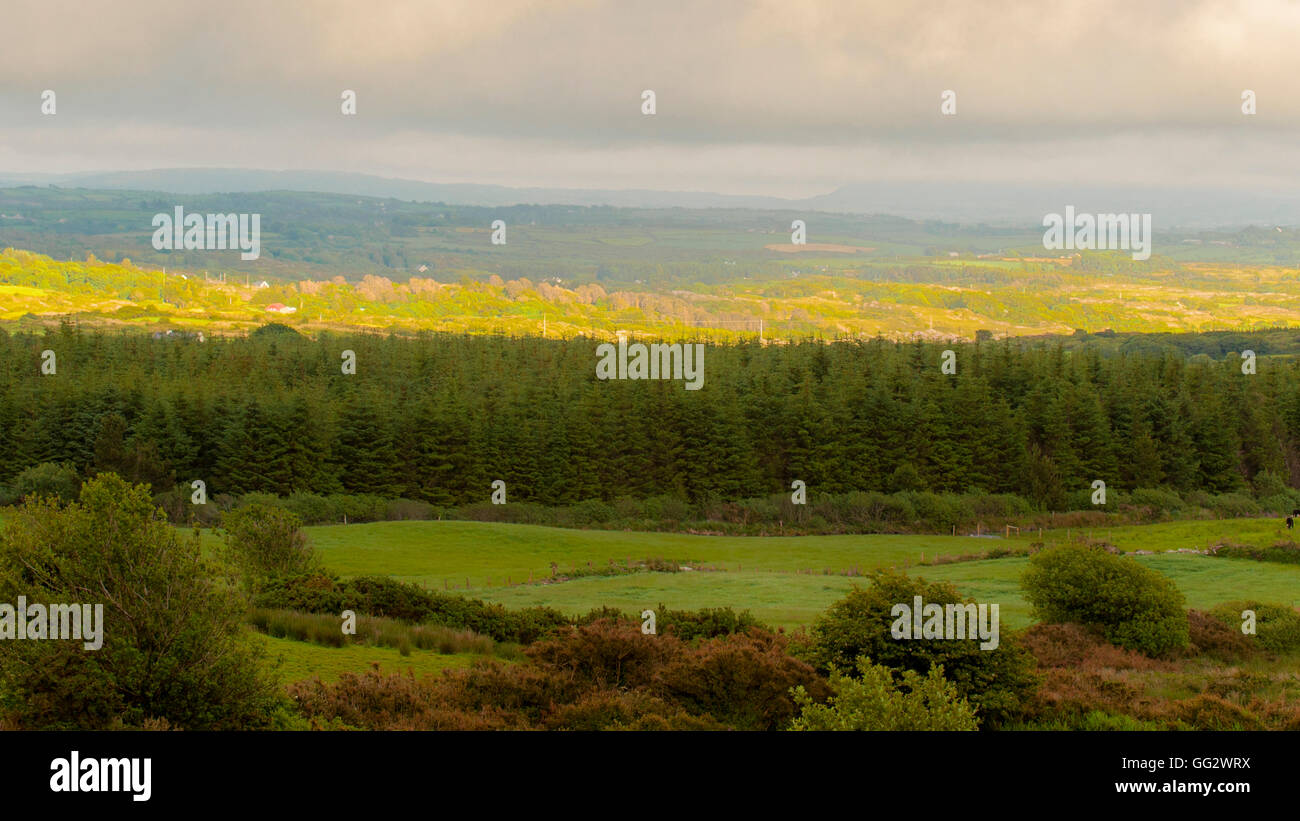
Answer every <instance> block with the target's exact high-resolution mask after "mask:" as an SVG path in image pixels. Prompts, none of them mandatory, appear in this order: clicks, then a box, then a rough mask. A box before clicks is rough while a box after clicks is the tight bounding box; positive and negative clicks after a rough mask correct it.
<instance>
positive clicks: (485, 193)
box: [0, 168, 1300, 229]
mask: <svg viewBox="0 0 1300 821" xmlns="http://www.w3.org/2000/svg"><path fill="white" fill-rule="evenodd" d="M23 185H37V186H46V185H56V186H59V187H62V188H90V189H116V190H131V191H169V192H173V193H177V194H213V193H231V192H245V193H247V192H262V191H305V192H319V193H331V194H347V195H356V196H366V197H381V198H394V199H399V200H407V201H411V202H439V203H446V204H450V205H470V206H508V205H519V204H534V205H538V204H544V205H584V206H592V205H608V206H615V207H622V208H752V209H763V210H799V209H807V210H812V211H827V212H839V213H847V214H889V215H894V216H900V217H908V218H911V219H923V220H933V219H937V220H946V221H951V222H958V223H967V224H978V223H984V224H988V225H1004V226H1010V225H1016V226H1037V225H1040V224H1041V221H1042V218H1043V215H1044V214H1047V213H1054V212H1055V213H1059V212H1061V211H1062V210H1063V209H1064V208H1065V206H1067V205H1072V206H1074V207H1075V209H1076V211H1078V212H1081V213H1082V212H1086V213H1132V212H1139V213H1150V214H1152V215H1153V222H1154V223H1155V225H1156V226H1157V227H1159V228H1165V229H1169V228H1181V229H1207V228H1224V227H1234V228H1235V227H1242V226H1247V225H1297V224H1300V194H1296V193H1291V192H1283V191H1276V192H1269V191H1242V190H1239V189H1222V188H1208V187H1188V188H1174V187H1150V186H1128V187H1120V186H1103V185H1067V184H1061V183H1034V184H1015V183H999V182H993V183H989V182H926V181H881V182H872V183H851V184H846V185H843V186H841V187H839V188H837V189H835V190H833V191H830V192H828V193H825V194H820V195H817V196H812V197H807V198H803V199H790V198H782V197H770V196H753V195H734V194H719V193H712V192H707V191H656V190H648V189H626V190H615V189H595V188H593V189H585V188H515V187H507V186H501V185H479V184H471V183H436V182H425V181H420V180H409V179H398V178H392V177H381V176H375V175H370V174H356V173H345V172H337V171H310V170H289V171H273V170H264V169H250V168H170V169H155V170H149V171H104V172H81V173H72V174H33V173H9V172H3V171H0V187H3V186H23Z"/></svg>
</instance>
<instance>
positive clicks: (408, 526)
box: [308, 519, 1300, 628]
mask: <svg viewBox="0 0 1300 821" xmlns="http://www.w3.org/2000/svg"><path fill="white" fill-rule="evenodd" d="M1279 528H1280V525H1278V523H1277V522H1276V521H1275V520H1271V519H1239V520H1215V521H1190V522H1170V523H1163V524H1156V525H1145V526H1134V527H1122V528H1120V527H1117V528H1111V529H1096V530H1094V531H1093V532H1092V534H1091V535H1092V536H1093V537H1094V538H1106V539H1108V540H1110V541H1112V542H1113V543H1115V544H1117V545H1118V546H1120V547H1121V548H1123V549H1126V550H1152V551H1157V555H1150V556H1140V557H1138V561H1141V562H1142V563H1143V564H1146V565H1147V566H1149V567H1152V568H1154V569H1156V570H1158V571H1160V572H1161V573H1164V574H1165V575H1167V576H1169V577H1170V578H1172V579H1173V580H1174V581H1175V583H1177V584H1178V586H1179V588H1180V589H1182V590H1183V593H1184V595H1185V596H1186V597H1187V604H1188V606H1189V607H1197V608H1208V607H1211V606H1213V605H1215V604H1218V603H1220V602H1224V601H1231V600H1233V599H1242V598H1252V597H1253V598H1260V599H1264V600H1267V601H1276V602H1281V603H1288V604H1300V567H1296V566H1293V565H1277V564H1271V563H1262V562H1252V561H1243V560H1231V559H1216V558H1212V557H1207V556H1198V555H1189V554H1171V553H1165V551H1171V550H1176V549H1178V548H1183V547H1196V548H1203V547H1204V546H1205V545H1206V544H1207V543H1213V542H1214V541H1216V540H1218V539H1221V538H1227V539H1231V540H1233V541H1238V542H1243V543H1249V544H1271V543H1272V542H1273V541H1276V540H1277V538H1278V537H1279V532H1278V531H1279ZM308 532H309V535H310V536H311V539H312V542H313V544H314V545H315V547H316V549H317V550H318V551H319V553H320V555H321V558H322V559H323V561H324V562H325V564H326V566H327V567H329V568H331V569H332V570H334V571H336V572H339V573H341V574H343V575H362V574H382V575H389V576H393V577H395V578H399V579H402V580H405V581H414V582H417V583H420V584H424V585H426V586H428V587H430V588H432V589H435V590H442V589H443V588H444V584H448V585H449V586H450V588H451V589H453V590H459V591H461V592H465V593H467V594H469V595H472V596H476V597H480V598H483V599H486V600H488V601H494V602H500V603H502V604H505V605H507V606H511V607H522V606H529V605H541V604H544V605H550V606H553V607H556V608H558V609H560V610H563V611H565V612H568V613H584V612H586V611H588V610H590V609H592V608H594V607H599V606H602V605H608V606H611V607H618V608H621V609H624V610H629V611H631V610H637V611H639V610H641V609H643V608H646V607H655V606H657V605H659V604H663V605H665V606H667V607H671V608H675V609H678V608H684V609H697V608H702V607H733V608H736V609H738V610H744V609H748V610H751V611H753V612H754V615H755V616H757V617H758V618H760V619H762V620H763V621H766V622H769V623H771V624H773V625H778V626H783V627H788V628H793V627H797V626H799V625H806V624H809V623H810V622H811V621H812V620H813V619H814V618H815V617H816V616H817V614H819V613H820V612H822V611H823V610H825V608H826V607H827V606H828V605H830V604H831V603H832V602H834V601H835V600H836V599H838V598H840V597H842V596H843V595H844V593H845V592H846V591H847V590H848V589H850V587H851V586H852V585H853V584H855V583H861V579H857V578H853V577H849V576H845V575H823V574H822V572H821V571H822V570H830V571H831V572H832V574H837V573H843V572H844V571H847V570H848V569H849V568H852V567H857V568H858V569H859V570H860V571H865V570H867V569H869V568H871V567H881V566H898V567H903V566H908V565H915V564H916V563H917V562H918V561H920V560H921V558H922V557H923V556H924V557H928V558H931V559H933V558H934V557H935V556H936V555H939V554H942V555H969V554H975V553H980V552H983V551H985V550H988V549H990V548H993V547H998V546H1010V545H1021V546H1023V545H1027V544H1028V543H1029V542H1030V541H1031V539H1030V538H1029V536H1028V534H1026V535H1025V536H1023V537H1020V538H1012V539H1009V540H1003V539H980V538H971V537H965V536H957V537H953V536H876V535H872V536H803V537H722V536H692V535H685V534H676V533H625V532H616V531H584V530H565V529H559V528H548V527H536V526H531V525H508V524H489V523H481V522H380V523H373V524H365V525H346V526H345V525H337V526H328V527H313V528H308ZM1283 532H1284V529H1283ZM1074 534H1075V535H1077V534H1079V531H1077V530H1076V531H1074ZM1044 536H1045V538H1047V540H1048V541H1063V540H1064V539H1065V538H1066V536H1067V534H1066V532H1065V531H1064V530H1060V531H1046V532H1045V533H1044ZM1035 538H1036V534H1035ZM1161 554H1163V555H1161ZM629 557H630V558H631V559H632V560H633V561H635V560H637V559H642V558H646V557H662V558H669V559H689V560H692V561H699V562H702V564H703V565H704V566H707V567H714V568H717V570H697V571H693V572H682V573H638V574H634V575H624V576H607V577H584V578H579V579H575V580H573V581H567V582H561V583H556V584H520V582H522V581H526V580H527V579H528V574H529V573H530V572H531V573H532V574H533V578H534V580H535V581H537V580H540V579H542V578H545V577H547V576H549V575H550V562H552V561H554V562H557V563H558V565H559V567H560V570H561V572H563V571H564V570H565V569H568V568H570V567H572V566H574V565H579V566H582V565H585V564H586V563H587V562H591V563H592V565H593V566H596V567H600V566H603V565H605V564H607V563H608V562H609V561H610V560H615V561H619V562H621V561H622V560H623V559H626V558H629ZM1025 564H1026V560H1025V559H1022V558H1008V559H996V560H987V561H967V562H959V563H954V564H945V565H939V566H928V567H912V568H911V570H910V572H911V573H913V574H914V575H920V576H923V577H925V578H928V579H934V580H944V581H951V582H952V583H953V584H954V585H956V586H957V588H958V589H959V590H961V591H962V592H963V593H964V594H966V595H968V596H972V597H974V598H976V599H977V600H979V601H986V602H997V603H999V604H1000V605H1001V608H1000V614H1001V617H1002V619H1003V620H1004V621H1005V623H1006V624H1008V625H1009V626H1017V627H1018V626H1025V625H1027V624H1028V623H1029V622H1030V617H1029V608H1028V605H1027V604H1026V603H1025V601H1024V600H1023V598H1022V597H1021V594H1020V587H1019V578H1020V574H1021V573H1022V572H1023V571H1024V568H1025ZM799 570H804V571H807V570H814V571H815V573H813V574H808V573H806V572H805V573H798V572H796V571H799ZM507 577H509V578H510V580H511V582H512V585H511V586H506V585H505V584H504V582H505V580H506V578H507ZM467 580H468V582H469V586H468V588H467V587H466V581H467Z"/></svg>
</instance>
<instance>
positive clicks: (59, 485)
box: [13, 462, 81, 504]
mask: <svg viewBox="0 0 1300 821" xmlns="http://www.w3.org/2000/svg"><path fill="white" fill-rule="evenodd" d="M80 492H81V477H80V476H79V475H78V474H77V471H76V469H75V468H74V467H73V466H72V465H71V464H68V463H63V464H55V463H54V462H42V463H40V464H39V465H35V466H33V467H29V468H27V469H26V470H24V471H23V472H22V473H20V474H18V476H17V477H15V478H14V483H13V493H14V495H16V496H17V497H18V498H19V499H27V498H31V497H38V496H50V497H53V498H55V499H58V500H59V501H60V502H63V503H64V504H67V503H68V502H72V501H75V500H76V498H77V495H78V494H79V493H80Z"/></svg>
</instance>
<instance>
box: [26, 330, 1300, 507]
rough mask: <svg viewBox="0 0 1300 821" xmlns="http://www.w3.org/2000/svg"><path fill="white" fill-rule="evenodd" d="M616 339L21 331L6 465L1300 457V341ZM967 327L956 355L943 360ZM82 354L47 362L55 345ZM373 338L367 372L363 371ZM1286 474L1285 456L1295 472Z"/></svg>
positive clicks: (687, 481)
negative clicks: (1283, 355) (629, 374)
mask: <svg viewBox="0 0 1300 821" xmlns="http://www.w3.org/2000/svg"><path fill="white" fill-rule="evenodd" d="M596 344H597V342H595V341H593V340H588V339H577V340H570V341H557V340H543V339H537V338H522V339H519V338H505V337H493V336H449V335H428V336H424V337H421V338H418V339H407V338H393V337H386V336H380V335H349V336H334V335H324V336H322V337H321V338H319V339H315V340H309V339H305V338H301V337H298V336H297V335H295V334H275V333H259V334H256V335H254V336H252V337H249V338H236V339H227V340H209V341H207V342H203V343H200V342H197V341H193V340H178V341H171V340H159V339H153V338H150V337H148V336H141V335H125V334H123V335H118V334H109V333H100V332H84V331H80V330H77V329H75V328H73V327H70V326H66V325H65V326H64V327H63V328H62V329H60V330H57V331H52V332H50V333H48V334H45V335H28V334H17V335H5V334H3V333H0V483H8V482H11V481H12V480H13V478H14V477H15V476H16V475H17V474H18V473H19V472H21V471H22V470H24V469H25V468H28V467H30V466H32V465H35V464H38V463H41V462H69V463H72V464H73V465H75V466H76V467H77V469H78V470H81V471H84V472H85V473H92V472H95V471H96V470H116V471H118V472H119V473H122V474H124V475H127V476H129V477H131V478H133V479H135V480H136V481H148V482H151V483H152V484H154V486H155V488H156V489H159V490H161V489H163V488H165V487H169V486H170V485H171V484H172V483H173V482H177V481H184V482H188V481H190V480H191V479H203V480H205V481H206V482H207V485H208V492H209V494H216V493H231V494H240V493H244V492H248V491H266V492H271V493H277V494H281V495H286V494H289V493H291V492H293V491H295V490H301V491H313V492H318V493H331V492H348V493H374V494H379V495H383V496H387V497H406V498H413V499H421V500H425V501H429V502H432V503H435V504H444V505H452V504H464V503H471V502H482V501H486V499H487V497H488V496H489V494H490V485H491V482H492V481H493V480H494V479H503V480H505V481H506V483H507V488H508V493H509V499H510V500H511V501H535V502H541V503H545V504H569V503H573V502H577V501H581V500H584V499H592V498H602V499H606V500H609V499H613V498H616V497H618V496H623V495H627V496H633V497H639V498H644V497H649V496H656V495H662V494H671V495H679V496H682V497H685V498H687V499H690V500H692V501H700V500H707V499H716V498H722V499H738V498H746V497H754V496H759V495H763V494H767V493H774V492H781V491H785V492H788V491H789V488H790V483H791V481H792V480H794V479H802V480H803V481H805V482H806V483H807V485H808V488H809V491H810V492H818V491H821V492H844V491H849V490H882V491H896V490H934V491H959V492H960V491H971V490H978V491H984V492H990V493H1016V494H1019V495H1022V496H1024V497H1026V498H1028V499H1030V500H1032V501H1033V502H1035V503H1036V504H1038V505H1042V506H1047V507H1060V506H1062V505H1064V504H1065V503H1066V499H1067V496H1069V495H1071V494H1075V493H1077V492H1078V491H1081V490H1087V489H1088V487H1089V485H1090V484H1091V482H1092V481H1093V480H1094V479H1103V480H1104V481H1106V483H1107V486H1108V487H1115V488H1121V489H1129V488H1137V487H1144V488H1146V487H1169V488H1174V489H1177V490H1180V491H1185V490H1198V489H1199V490H1205V491H1209V492H1215V493H1221V492H1227V491H1233V490H1248V489H1250V485H1251V483H1252V482H1256V483H1257V482H1258V481H1259V480H1260V479H1261V477H1263V478H1265V479H1267V480H1268V481H1271V482H1277V481H1278V479H1280V480H1281V481H1282V482H1285V483H1287V484H1289V485H1291V486H1293V487H1294V486H1296V485H1297V483H1298V480H1300V461H1298V460H1297V443H1298V442H1300V365H1297V363H1296V362H1295V361H1292V360H1289V359H1260V360H1259V363H1258V373H1256V374H1253V375H1247V374H1243V373H1242V368H1241V360H1240V358H1239V357H1237V356H1229V357H1228V358H1227V359H1225V360H1222V361H1218V362H1196V363H1192V362H1188V361H1186V360H1184V359H1182V358H1179V357H1177V356H1173V355H1168V354H1160V355H1156V354H1152V355H1143V354H1138V355H1129V356H1116V357H1102V356H1100V355H1098V354H1097V353H1095V352H1093V351H1089V350H1086V349H1084V350H1075V351H1072V352H1068V353H1067V352H1064V351H1062V350H1061V349H1060V348H1059V347H1053V346H1046V345H1037V344H1036V345H1028V344H1025V343H1017V342H984V343H981V344H978V345H977V344H955V343H946V344H939V345H935V344H921V343H894V342H889V341H884V340H873V341H866V342H841V343H835V344H821V343H813V342H809V343H805V344H795V345H788V346H768V347H762V346H759V345H757V344H742V345H735V346H720V345H707V346H706V349H705V357H704V387H703V389H701V390H698V391H687V390H685V389H684V387H683V383H682V382H681V381H672V380H661V381H648V380H646V381H631V380H628V381H598V380H597V379H596V362H597V356H596V353H595V348H596ZM945 348H950V349H952V350H955V351H956V357H957V358H956V365H957V373H956V375H945V374H942V373H941V372H940V362H941V356H942V351H943V350H944V349H945ZM47 349H48V350H52V351H54V353H55V356H56V360H55V361H56V367H57V372H56V373H55V374H54V375H41V372H40V368H41V362H42V359H41V352H42V351H44V350H47ZM344 350H352V351H355V353H356V362H357V367H356V374H355V375H344V374H343V373H342V372H341V364H342V361H343V360H342V358H341V355H342V352H343V351H344ZM1271 477H1276V478H1271Z"/></svg>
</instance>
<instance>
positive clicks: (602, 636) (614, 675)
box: [525, 619, 680, 689]
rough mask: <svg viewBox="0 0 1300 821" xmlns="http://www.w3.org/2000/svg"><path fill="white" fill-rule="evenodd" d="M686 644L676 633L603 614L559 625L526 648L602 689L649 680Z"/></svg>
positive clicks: (572, 677) (571, 677)
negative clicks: (650, 631)
mask: <svg viewBox="0 0 1300 821" xmlns="http://www.w3.org/2000/svg"><path fill="white" fill-rule="evenodd" d="M679 649H680V645H679V643H678V642H677V640H676V639H674V638H672V637H671V636H653V635H646V634H644V633H642V632H641V629H640V627H639V626H636V625H633V624H630V623H628V622H620V621H610V620H606V619H601V620H599V621H595V622H592V623H591V624H586V625H582V626H581V627H574V628H571V629H570V630H565V631H559V632H556V633H554V634H552V635H550V636H547V637H546V638H544V639H542V640H540V641H538V642H536V643H535V644H533V645H532V646H531V647H529V648H528V649H527V650H526V651H525V655H527V656H528V657H529V658H530V659H532V660H533V661H534V662H536V663H537V664H538V665H539V666H541V667H544V668H547V669H551V670H555V671H558V672H561V673H563V674H564V676H565V677H566V678H568V679H569V680H571V681H578V682H581V683H583V684H585V685H588V686H591V687H596V688H600V689H608V688H632V687H641V686H644V685H647V684H649V683H650V682H651V681H652V680H653V679H654V675H655V671H656V669H657V668H658V667H659V666H660V665H661V664H663V663H664V661H665V660H667V658H668V657H669V656H670V655H672V654H673V653H675V652H677V651H678V650H679Z"/></svg>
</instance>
